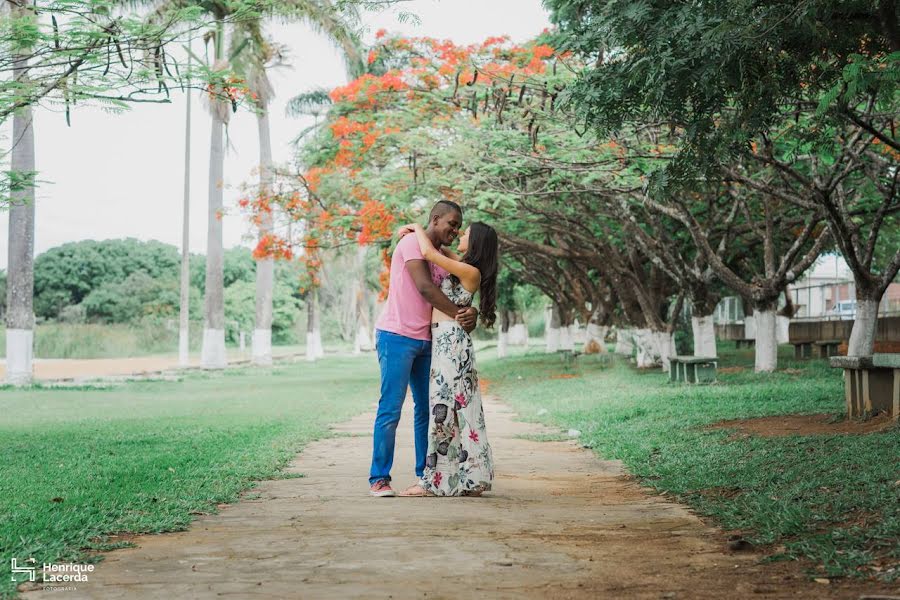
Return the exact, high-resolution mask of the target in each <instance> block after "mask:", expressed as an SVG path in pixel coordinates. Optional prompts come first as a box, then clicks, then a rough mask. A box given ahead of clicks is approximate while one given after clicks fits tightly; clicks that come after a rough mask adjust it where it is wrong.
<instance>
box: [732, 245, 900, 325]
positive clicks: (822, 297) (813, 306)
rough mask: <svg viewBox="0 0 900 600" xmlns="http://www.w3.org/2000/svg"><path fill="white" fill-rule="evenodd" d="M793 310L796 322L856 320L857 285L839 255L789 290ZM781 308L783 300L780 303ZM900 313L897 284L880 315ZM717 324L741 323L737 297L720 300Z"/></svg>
mask: <svg viewBox="0 0 900 600" xmlns="http://www.w3.org/2000/svg"><path fill="white" fill-rule="evenodd" d="M788 293H789V294H790V295H791V301H792V302H793V303H794V306H795V307H796V309H797V310H796V313H795V314H794V318H795V319H852V318H854V317H855V316H856V285H855V284H854V282H853V273H852V272H851V271H850V268H849V267H848V266H847V263H846V261H845V260H844V259H843V257H841V256H839V255H826V256H822V257H820V258H819V260H817V261H816V263H815V264H814V265H813V266H812V268H810V269H809V270H808V271H807V272H806V273H804V274H803V277H801V278H800V279H798V280H797V281H796V282H795V283H793V284H791V285H789V286H788ZM779 304H781V305H783V300H782V301H781V302H780V303H779ZM893 313H900V283H896V282H895V283H892V284H891V285H890V286H888V289H887V291H886V292H885V294H884V297H883V298H882V300H881V305H880V306H879V314H880V315H886V314H893ZM714 318H715V322H716V323H722V324H727V323H741V322H743V321H744V309H743V303H742V302H741V299H740V298H739V297H737V296H728V297H726V298H723V299H722V301H721V302H719V304H718V306H716V312H715V317H714Z"/></svg>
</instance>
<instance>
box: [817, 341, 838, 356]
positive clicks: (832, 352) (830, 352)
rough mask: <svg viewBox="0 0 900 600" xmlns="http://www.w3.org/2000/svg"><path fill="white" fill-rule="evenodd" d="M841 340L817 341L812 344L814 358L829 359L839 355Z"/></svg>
mask: <svg viewBox="0 0 900 600" xmlns="http://www.w3.org/2000/svg"><path fill="white" fill-rule="evenodd" d="M842 342H843V340H819V341H817V342H813V346H814V347H815V352H814V354H815V356H816V358H831V357H832V356H837V355H838V354H839V352H838V349H839V348H840V347H841V343H842Z"/></svg>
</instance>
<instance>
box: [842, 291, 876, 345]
mask: <svg viewBox="0 0 900 600" xmlns="http://www.w3.org/2000/svg"><path fill="white" fill-rule="evenodd" d="M879 302H880V299H879V300H872V299H860V298H857V299H856V318H855V319H854V321H853V329H852V330H851V331H850V342H849V343H848V344H847V355H848V356H870V355H871V354H872V352H873V351H874V348H875V332H876V328H877V326H878V304H879Z"/></svg>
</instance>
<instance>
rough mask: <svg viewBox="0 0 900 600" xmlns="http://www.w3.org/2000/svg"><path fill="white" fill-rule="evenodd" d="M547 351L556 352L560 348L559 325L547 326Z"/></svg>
mask: <svg viewBox="0 0 900 600" xmlns="http://www.w3.org/2000/svg"><path fill="white" fill-rule="evenodd" d="M546 342H547V352H556V351H558V350H559V348H560V344H559V342H560V329H559V327H549V328H547V340H546Z"/></svg>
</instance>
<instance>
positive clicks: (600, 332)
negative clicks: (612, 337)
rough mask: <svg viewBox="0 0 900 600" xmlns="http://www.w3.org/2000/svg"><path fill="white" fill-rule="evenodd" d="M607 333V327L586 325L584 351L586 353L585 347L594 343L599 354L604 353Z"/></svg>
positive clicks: (594, 324)
mask: <svg viewBox="0 0 900 600" xmlns="http://www.w3.org/2000/svg"><path fill="white" fill-rule="evenodd" d="M608 331H609V327H606V326H605V325H597V324H596V323H588V324H587V327H585V330H584V349H585V351H587V347H588V346H589V345H590V344H591V342H596V343H597V345H598V346H600V352H601V353H604V352H606V333H607V332H608Z"/></svg>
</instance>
